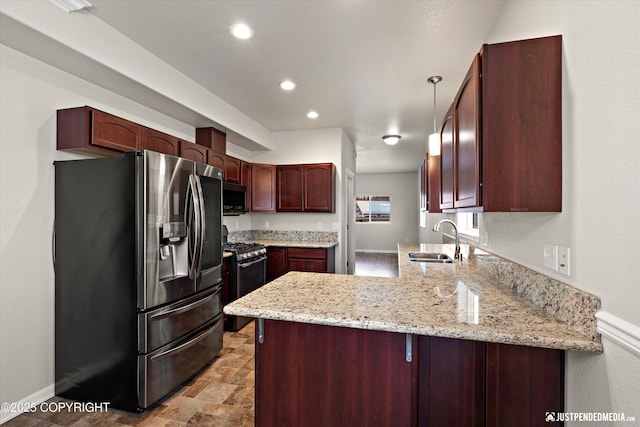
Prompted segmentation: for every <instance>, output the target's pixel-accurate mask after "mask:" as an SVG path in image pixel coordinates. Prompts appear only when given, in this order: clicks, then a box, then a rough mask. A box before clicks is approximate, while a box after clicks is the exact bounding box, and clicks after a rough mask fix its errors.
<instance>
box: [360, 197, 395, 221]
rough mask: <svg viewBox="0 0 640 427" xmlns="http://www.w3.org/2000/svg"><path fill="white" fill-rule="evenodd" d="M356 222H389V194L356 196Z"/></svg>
mask: <svg viewBox="0 0 640 427" xmlns="http://www.w3.org/2000/svg"><path fill="white" fill-rule="evenodd" d="M356 222H391V196H357V197H356Z"/></svg>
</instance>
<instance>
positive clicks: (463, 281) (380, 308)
mask: <svg viewBox="0 0 640 427" xmlns="http://www.w3.org/2000/svg"><path fill="white" fill-rule="evenodd" d="M452 248H453V246H452V245H420V246H418V245H402V244H401V245H399V248H398V250H399V255H398V256H399V268H400V277H399V278H376V277H364V276H350V275H338V274H322V273H302V272H290V273H288V274H286V275H284V276H282V277H280V278H278V279H276V280H274V281H273V282H270V283H269V284H267V285H265V286H263V287H262V288H260V289H258V290H256V291H254V292H252V293H250V294H249V295H246V296H244V297H243V298H240V299H238V300H236V301H234V302H232V303H231V304H229V305H227V306H225V308H224V311H225V313H227V314H230V315H238V316H247V317H255V318H265V319H273V320H285V321H292V322H303V323H316V324H322V325H331V326H342V327H351V328H359V329H374V330H381V331H389V332H399V333H411V334H418V335H431V336H440V337H449V338H460V339H468V340H476V341H486V342H497V343H506V344H518V345H526V346H533V347H545V348H554V349H562V350H577V351H592V352H601V351H602V345H601V343H600V338H599V335H597V333H594V332H593V331H592V330H591V326H590V325H587V326H586V327H585V326H584V325H583V324H584V321H583V320H582V319H579V318H575V319H568V320H566V319H565V320H561V319H562V316H560V315H558V313H554V314H551V313H549V309H548V308H547V307H545V304H547V305H549V304H548V301H547V302H546V303H545V302H543V303H541V302H540V301H539V300H536V296H537V295H538V294H539V292H542V293H544V294H545V295H546V294H547V293H548V291H549V286H551V285H541V286H538V284H536V283H530V282H531V280H532V279H531V277H533V276H535V275H536V274H537V273H534V274H533V276H531V274H530V273H522V274H524V275H527V274H528V275H529V277H526V278H524V279H523V280H524V281H525V283H529V284H530V286H531V287H534V288H536V289H537V290H536V291H535V292H533V295H529V294H527V292H526V291H525V292H521V291H519V290H518V289H517V286H511V287H510V286H508V285H505V284H503V283H501V282H503V280H502V279H499V277H498V276H497V275H496V273H495V271H494V270H493V269H497V270H500V268H502V267H500V261H499V260H500V259H499V258H498V257H495V256H493V255H490V254H485V253H479V254H475V253H473V252H474V251H473V250H471V251H470V250H469V248H468V247H465V248H464V251H463V252H464V254H465V255H466V258H465V259H464V260H463V261H461V262H460V261H457V262H455V263H454V264H432V263H418V262H411V261H409V258H408V253H409V252H446V253H451V250H452ZM470 252H471V253H470ZM478 252H479V251H478ZM496 259H497V260H496ZM496 266H498V267H496ZM505 268H510V267H505ZM502 270H504V268H502ZM515 271H516V273H514V274H515V275H521V273H520V272H519V270H515ZM527 272H531V270H527ZM502 275H503V276H505V277H509V275H508V274H505V273H504V271H502ZM536 280H537V279H536ZM553 286H557V282H555V281H554V283H553ZM553 286H552V287H553ZM571 289H572V290H573V291H575V292H574V293H577V295H578V296H576V295H574V294H573V293H571V292H568V293H567V291H566V289H564V288H562V291H557V289H556V290H555V291H554V292H558V295H559V297H560V298H564V299H563V300H562V302H561V303H559V307H560V309H558V310H556V311H562V307H565V306H566V305H567V304H569V305H570V304H572V303H575V301H574V299H575V298H577V299H580V298H582V299H583V300H584V301H586V302H585V304H586V305H587V306H589V307H588V308H587V309H586V310H585V309H584V308H578V310H577V311H578V312H580V313H582V315H583V316H586V317H587V318H589V319H590V318H591V317H592V316H593V315H594V314H595V312H593V313H591V312H590V310H591V309H597V308H598V307H599V300H598V299H597V298H596V297H593V296H592V295H589V294H586V296H585V295H583V294H585V293H583V292H582V291H579V290H576V289H575V288H571ZM566 295H569V297H566ZM567 299H568V300H567ZM543 300H544V298H543ZM544 301H546V300H544ZM572 301H573V302H572ZM584 301H583V302H584ZM550 305H553V304H550ZM585 312H587V313H585ZM572 316H573V314H572ZM576 316H579V315H576ZM587 323H589V322H587Z"/></svg>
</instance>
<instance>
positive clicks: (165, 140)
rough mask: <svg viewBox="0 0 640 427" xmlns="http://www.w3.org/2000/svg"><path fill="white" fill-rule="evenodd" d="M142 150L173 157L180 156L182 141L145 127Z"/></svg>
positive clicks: (143, 129)
mask: <svg viewBox="0 0 640 427" xmlns="http://www.w3.org/2000/svg"><path fill="white" fill-rule="evenodd" d="M142 148H143V149H145V150H151V151H156V152H158V153H163V154H169V155H171V156H180V139H178V138H176V137H175V136H171V135H168V134H166V133H162V132H160V131H157V130H155V129H150V128H147V127H143V128H142Z"/></svg>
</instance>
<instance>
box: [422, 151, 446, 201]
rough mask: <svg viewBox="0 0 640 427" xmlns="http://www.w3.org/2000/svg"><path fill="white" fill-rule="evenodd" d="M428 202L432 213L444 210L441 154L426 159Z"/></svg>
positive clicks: (428, 156)
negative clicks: (441, 205)
mask: <svg viewBox="0 0 640 427" xmlns="http://www.w3.org/2000/svg"><path fill="white" fill-rule="evenodd" d="M425 167H426V171H425V173H426V177H425V178H424V180H425V184H426V187H427V188H426V197H425V198H426V203H427V211H429V212H430V213H439V212H442V209H440V156H430V155H429V154H427V156H426V159H425Z"/></svg>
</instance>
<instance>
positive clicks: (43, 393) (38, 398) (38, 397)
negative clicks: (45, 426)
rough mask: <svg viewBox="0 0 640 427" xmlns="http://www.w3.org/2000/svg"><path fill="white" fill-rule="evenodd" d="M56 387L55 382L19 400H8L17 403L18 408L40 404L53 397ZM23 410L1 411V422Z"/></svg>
mask: <svg viewBox="0 0 640 427" xmlns="http://www.w3.org/2000/svg"><path fill="white" fill-rule="evenodd" d="M55 394H56V392H55V387H54V385H53V384H51V385H48V386H46V387H45V388H43V389H41V390H38V391H36V392H35V393H33V394H31V395H30V396H27V397H25V398H24V399H20V401H18V402H7V403H15V404H16V405H15V406H16V407H18V408H28V407H29V406H30V405H31V406H34V405H39V404H41V403H42V402H44V401H45V400H49V399H51V398H52V397H53V396H55ZM20 414H21V412H0V424H4V423H6V422H7V421H9V420H10V419H13V418H15V417H17V416H18V415H20Z"/></svg>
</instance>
